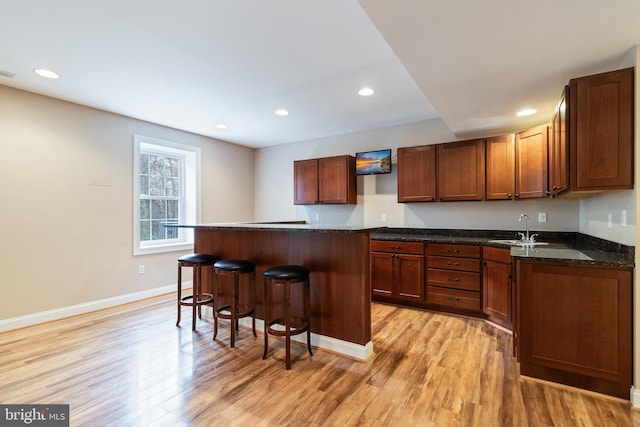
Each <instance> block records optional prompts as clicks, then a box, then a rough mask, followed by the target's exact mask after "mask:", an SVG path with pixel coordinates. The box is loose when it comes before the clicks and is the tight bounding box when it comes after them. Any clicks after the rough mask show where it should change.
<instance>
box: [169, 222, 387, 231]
mask: <svg viewBox="0 0 640 427" xmlns="http://www.w3.org/2000/svg"><path fill="white" fill-rule="evenodd" d="M168 227H183V228H199V229H232V230H271V231H286V230H289V231H320V232H327V233H331V232H338V233H357V232H362V231H379V230H382V229H383V228H384V227H377V226H376V227H371V226H356V225H343V224H308V223H305V222H304V221H279V222H219V223H209V224H196V225H189V224H180V225H171V226H168Z"/></svg>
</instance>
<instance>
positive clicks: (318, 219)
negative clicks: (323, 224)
mask: <svg viewBox="0 0 640 427" xmlns="http://www.w3.org/2000/svg"><path fill="white" fill-rule="evenodd" d="M316 221H320V214H319V213H317V214H316Z"/></svg>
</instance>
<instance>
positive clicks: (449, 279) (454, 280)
mask: <svg viewBox="0 0 640 427" xmlns="http://www.w3.org/2000/svg"><path fill="white" fill-rule="evenodd" d="M447 280H448V281H450V282H459V281H460V278H459V277H447Z"/></svg>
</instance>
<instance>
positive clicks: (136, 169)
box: [133, 135, 200, 255]
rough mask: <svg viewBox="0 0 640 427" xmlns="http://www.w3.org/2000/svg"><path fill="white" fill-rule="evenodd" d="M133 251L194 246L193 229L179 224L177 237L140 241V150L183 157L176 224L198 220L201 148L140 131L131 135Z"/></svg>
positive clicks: (155, 250) (140, 252) (179, 248)
mask: <svg viewBox="0 0 640 427" xmlns="http://www.w3.org/2000/svg"><path fill="white" fill-rule="evenodd" d="M133 141H134V144H133V147H134V150H133V151H134V153H133V255H149V254H156V253H163V252H177V251H185V250H193V235H194V233H193V229H192V228H182V227H179V228H178V238H177V239H171V240H161V241H157V242H147V241H140V153H141V152H149V151H151V152H156V153H158V154H164V155H171V156H178V157H180V158H181V159H182V161H183V165H182V166H183V167H182V171H183V176H182V180H181V181H182V188H181V195H184V198H183V199H182V200H181V206H180V208H179V220H178V223H179V224H183V225H195V224H198V223H199V222H200V148H199V147H193V146H190V145H184V144H178V143H175V142H169V141H164V140H161V139H156V138H150V137H147V136H142V135H134V137H133Z"/></svg>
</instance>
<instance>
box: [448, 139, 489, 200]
mask: <svg viewBox="0 0 640 427" xmlns="http://www.w3.org/2000/svg"><path fill="white" fill-rule="evenodd" d="M483 198H484V150H483V141H482V140H480V139H477V140H472V141H463V142H451V143H448V144H439V145H438V199H439V200H440V201H443V202H448V201H454V200H482V199H483Z"/></svg>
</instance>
